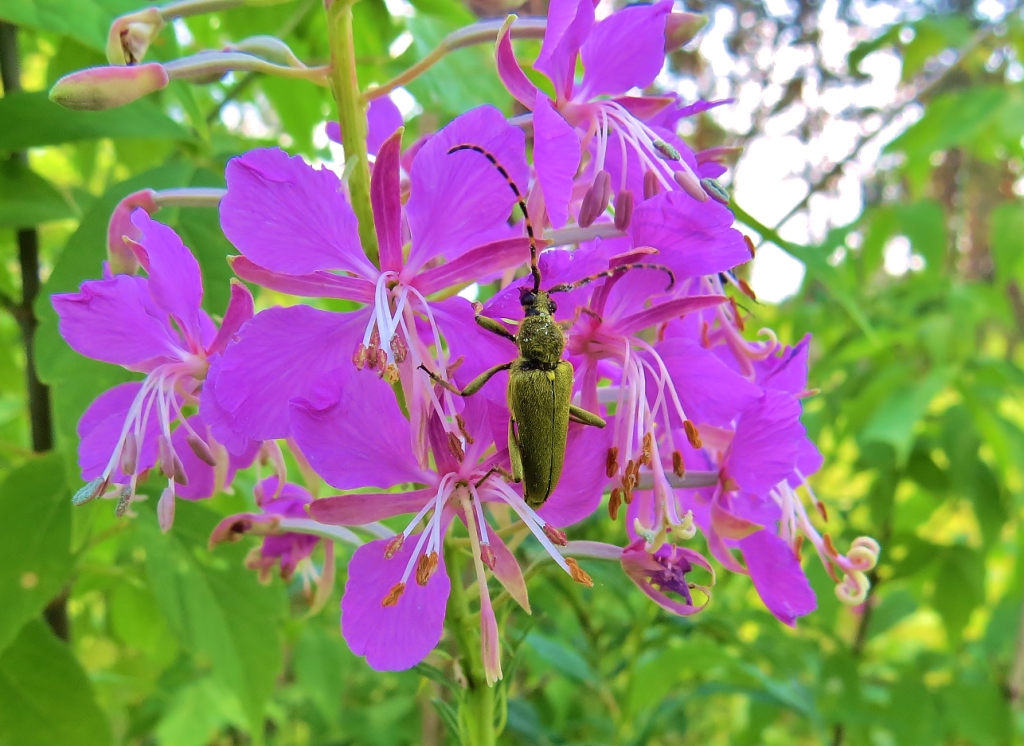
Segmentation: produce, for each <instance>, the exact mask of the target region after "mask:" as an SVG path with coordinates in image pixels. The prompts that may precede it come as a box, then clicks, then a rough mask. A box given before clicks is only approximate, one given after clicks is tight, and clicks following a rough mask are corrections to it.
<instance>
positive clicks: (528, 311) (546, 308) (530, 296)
mask: <svg viewBox="0 0 1024 746" xmlns="http://www.w3.org/2000/svg"><path fill="white" fill-rule="evenodd" d="M519 303H520V304H521V305H522V306H523V314H524V315H526V316H554V315H555V310H556V309H557V308H558V307H557V306H556V305H555V302H554V301H553V300H551V298H550V297H549V296H548V294H547V292H546V291H544V290H536V291H535V290H534V289H533V288H531V287H529V286H524V287H521V288H519Z"/></svg>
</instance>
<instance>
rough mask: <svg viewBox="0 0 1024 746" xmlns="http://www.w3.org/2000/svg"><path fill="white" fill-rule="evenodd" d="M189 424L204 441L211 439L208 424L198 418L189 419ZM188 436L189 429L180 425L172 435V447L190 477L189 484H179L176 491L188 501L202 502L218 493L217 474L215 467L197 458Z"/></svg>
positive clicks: (186, 474)
mask: <svg viewBox="0 0 1024 746" xmlns="http://www.w3.org/2000/svg"><path fill="white" fill-rule="evenodd" d="M188 424H189V425H191V426H192V429H193V430H195V431H196V432H197V433H199V436H200V437H202V438H203V439H204V440H206V439H207V438H208V437H209V436H208V434H207V431H206V424H205V423H204V422H203V421H202V420H201V419H200V418H199V417H198V416H195V415H193V416H192V417H189V418H188ZM188 436H189V432H188V429H187V428H185V426H184V425H178V428H177V429H176V430H175V431H174V432H173V433H171V445H172V446H173V447H174V453H175V455H176V456H177V457H178V459H179V460H180V461H181V465H182V467H183V468H184V470H185V476H187V477H188V484H179V485H177V486H176V487H175V490H174V491H175V493H176V494H177V496H178V497H182V498H184V499H186V500H202V499H204V498H207V497H210V496H212V495H213V493H214V492H215V491H216V474H215V472H214V467H212V466H210V465H209V464H208V463H206V462H205V461H203V460H202V459H200V458H199V457H198V456H196V454H195V452H194V451H193V450H192V448H191V446H189V444H188Z"/></svg>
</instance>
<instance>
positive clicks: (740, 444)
mask: <svg viewBox="0 0 1024 746" xmlns="http://www.w3.org/2000/svg"><path fill="white" fill-rule="evenodd" d="M804 437H805V431H804V426H803V425H802V424H800V402H798V401H797V400H796V399H794V398H793V397H792V396H790V395H789V394H786V393H784V392H782V391H775V390H772V391H767V392H765V394H764V396H763V397H762V398H761V400H760V401H759V402H757V403H756V404H755V405H754V406H752V407H751V408H750V409H748V410H746V411H745V412H744V413H743V414H742V415H741V416H740V419H739V424H738V425H737V426H736V436H735V437H734V438H733V441H732V445H730V446H729V453H728V455H727V457H726V461H727V466H726V469H727V470H728V474H729V476H730V477H731V478H732V479H733V480H734V481H735V482H736V484H738V485H739V487H740V489H742V490H743V491H744V492H750V493H753V494H754V495H757V496H758V497H761V496H763V495H765V494H767V493H768V491H769V490H771V489H772V488H773V487H774V486H775V485H777V484H778V483H779V482H781V481H782V480H783V479H785V478H786V477H788V476H789V475H790V474H792V473H793V469H794V468H796V462H797V457H798V456H799V452H800V444H801V442H802V441H803V439H804Z"/></svg>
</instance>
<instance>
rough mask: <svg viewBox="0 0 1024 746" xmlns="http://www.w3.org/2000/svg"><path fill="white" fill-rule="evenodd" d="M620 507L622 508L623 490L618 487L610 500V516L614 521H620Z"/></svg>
mask: <svg viewBox="0 0 1024 746" xmlns="http://www.w3.org/2000/svg"><path fill="white" fill-rule="evenodd" d="M620 507H622V490H620V489H619V488H618V487H616V488H615V489H613V490H612V496H611V497H610V498H608V516H609V517H610V518H611V519H612V520H613V521H615V520H618V518H619V508H620Z"/></svg>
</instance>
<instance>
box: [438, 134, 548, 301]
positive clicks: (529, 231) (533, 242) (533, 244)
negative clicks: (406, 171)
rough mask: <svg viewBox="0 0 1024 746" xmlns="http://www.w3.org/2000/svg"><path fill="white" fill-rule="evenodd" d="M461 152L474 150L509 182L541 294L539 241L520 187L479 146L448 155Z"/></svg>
mask: <svg viewBox="0 0 1024 746" xmlns="http://www.w3.org/2000/svg"><path fill="white" fill-rule="evenodd" d="M459 150H472V151H473V152H475V153H479V154H480V155H482V156H483V157H484V158H486V159H487V160H489V161H490V162H491V165H493V166H494V167H495V168H496V169H498V173H500V174H501V175H502V176H504V177H505V181H507V182H508V185H509V187H510V188H511V189H512V193H513V194H514V195H516V201H517V202H518V203H519V209H520V210H522V211H523V220H524V221H525V222H526V235H527V236H528V237H529V239H530V274H531V275H532V276H533V292H535V293H538V292H540V268H539V267H538V266H537V239H536V237H535V236H534V235H533V222H532V221H531V220H530V213H529V212H528V211H527V209H526V200H525V199H523V193H522V192H520V191H519V187H518V186H516V183H515V181H513V180H512V177H511V176H509V173H508V171H506V170H505V167H504V166H502V165H501V163H499V162H498V159H497V158H495V157H494V155H493V154H492V153H490V152H488V151H487V150H484V149H483V148H482V147H480V146H479V145H456V146H455V147H454V148H449V149H448V154H449V155H451V154H452V153H455V152H458V151H459Z"/></svg>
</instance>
